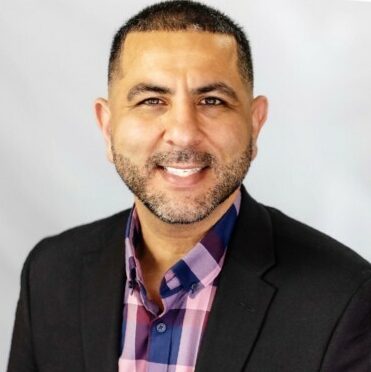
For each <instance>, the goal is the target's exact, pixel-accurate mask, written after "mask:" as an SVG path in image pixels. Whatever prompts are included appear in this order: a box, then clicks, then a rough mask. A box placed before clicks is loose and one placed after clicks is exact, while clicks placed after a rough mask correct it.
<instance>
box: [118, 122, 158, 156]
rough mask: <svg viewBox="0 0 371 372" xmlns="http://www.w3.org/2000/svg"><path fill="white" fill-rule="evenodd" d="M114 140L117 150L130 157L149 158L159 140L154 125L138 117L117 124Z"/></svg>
mask: <svg viewBox="0 0 371 372" xmlns="http://www.w3.org/2000/svg"><path fill="white" fill-rule="evenodd" d="M113 140H114V145H115V148H116V151H119V152H120V153H121V154H123V155H125V156H128V157H130V158H136V159H140V158H143V159H147V158H148V155H149V154H151V152H152V151H153V148H154V147H155V145H156V142H157V140H158V133H156V131H154V129H153V126H149V125H148V124H147V123H145V122H143V121H140V120H138V119H126V120H121V121H120V122H119V123H117V125H116V126H115V129H114V133H113Z"/></svg>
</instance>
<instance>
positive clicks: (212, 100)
mask: <svg viewBox="0 0 371 372" xmlns="http://www.w3.org/2000/svg"><path fill="white" fill-rule="evenodd" d="M200 103H201V105H208V106H220V105H224V101H223V100H221V99H220V98H217V97H205V98H203V99H202V100H201V101H200Z"/></svg>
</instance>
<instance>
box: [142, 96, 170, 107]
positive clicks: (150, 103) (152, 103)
mask: <svg viewBox="0 0 371 372" xmlns="http://www.w3.org/2000/svg"><path fill="white" fill-rule="evenodd" d="M163 104H164V102H163V101H162V100H161V99H159V98H154V97H151V98H147V99H144V100H143V101H141V102H139V105H147V106H158V105H163Z"/></svg>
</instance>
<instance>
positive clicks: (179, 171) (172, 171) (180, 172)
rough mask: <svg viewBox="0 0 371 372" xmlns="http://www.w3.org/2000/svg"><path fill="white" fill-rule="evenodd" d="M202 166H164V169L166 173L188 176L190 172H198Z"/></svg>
mask: <svg viewBox="0 0 371 372" xmlns="http://www.w3.org/2000/svg"><path fill="white" fill-rule="evenodd" d="M202 169H203V168H173V167H164V170H165V171H166V172H167V173H170V174H173V175H174V176H178V177H188V176H191V175H192V174H195V173H198V172H200V171H201V170H202Z"/></svg>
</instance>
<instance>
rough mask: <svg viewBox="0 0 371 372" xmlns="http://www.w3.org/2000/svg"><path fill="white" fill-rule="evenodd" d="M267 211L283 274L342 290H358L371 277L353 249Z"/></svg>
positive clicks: (277, 257) (289, 219) (292, 220)
mask: <svg viewBox="0 0 371 372" xmlns="http://www.w3.org/2000/svg"><path fill="white" fill-rule="evenodd" d="M264 208H265V209H266V211H267V212H268V214H269V215H270V219H271V226H272V234H273V241H274V246H275V255H276V261H277V264H278V265H277V267H278V268H279V267H281V268H282V271H281V273H282V272H283V271H285V270H286V269H288V268H290V269H291V273H292V274H293V275H295V274H297V279H298V280H299V281H300V282H303V281H305V280H306V279H307V278H308V279H309V278H310V280H312V282H313V283H315V284H316V285H315V287H316V288H318V287H319V286H321V285H325V284H326V286H328V285H331V286H333V287H334V288H336V287H337V288H342V290H344V288H345V287H349V290H355V289H356V287H357V286H358V285H359V284H360V283H361V282H363V281H364V280H367V278H370V277H371V265H370V263H369V262H367V261H366V260H365V259H364V258H362V257H361V256H360V255H359V254H357V253H356V252H355V251H353V250H352V249H351V248H349V247H347V246H345V245H344V244H342V243H340V242H338V241H337V240H335V239H333V238H331V237H330V236H328V235H326V234H324V233H322V232H320V231H318V230H316V229H314V228H312V227H310V226H308V225H306V224H304V223H302V222H299V221H297V220H295V219H293V218H291V217H289V216H287V215H285V214H284V213H282V212H281V211H279V210H277V209H275V208H272V207H268V206H264ZM278 272H280V269H278Z"/></svg>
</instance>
